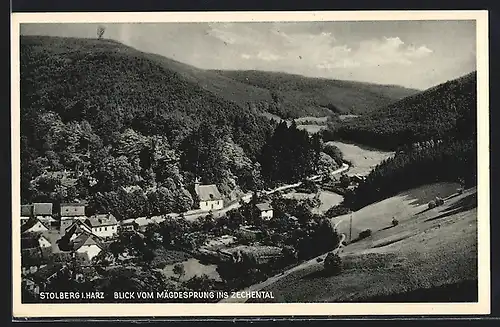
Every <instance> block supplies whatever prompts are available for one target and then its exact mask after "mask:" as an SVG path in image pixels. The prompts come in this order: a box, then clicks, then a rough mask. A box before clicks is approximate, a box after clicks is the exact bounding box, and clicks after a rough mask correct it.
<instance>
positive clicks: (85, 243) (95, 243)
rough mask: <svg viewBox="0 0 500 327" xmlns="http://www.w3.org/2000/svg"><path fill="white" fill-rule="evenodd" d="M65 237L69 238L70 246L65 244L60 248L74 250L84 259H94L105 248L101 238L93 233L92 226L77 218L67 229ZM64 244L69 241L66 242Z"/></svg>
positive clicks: (65, 250) (64, 250)
mask: <svg viewBox="0 0 500 327" xmlns="http://www.w3.org/2000/svg"><path fill="white" fill-rule="evenodd" d="M63 237H65V238H66V240H69V244H70V248H66V246H65V248H60V250H61V251H63V252H67V251H70V250H72V251H74V252H75V253H76V254H80V257H82V256H83V258H84V260H88V261H90V260H92V258H93V257H95V256H96V255H98V254H99V253H100V252H101V251H102V250H103V248H104V246H103V244H102V242H101V239H100V238H99V237H98V236H97V235H94V234H93V233H92V228H91V227H90V226H88V225H87V224H86V223H83V222H81V221H80V220H75V222H74V223H73V225H71V226H70V227H68V228H67V229H66V233H65V234H64V236H63ZM61 240H62V239H61ZM63 244H68V243H66V242H64V243H63ZM71 245H72V246H71ZM60 246H61V245H60Z"/></svg>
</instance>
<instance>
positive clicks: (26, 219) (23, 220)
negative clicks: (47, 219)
mask: <svg viewBox="0 0 500 327" xmlns="http://www.w3.org/2000/svg"><path fill="white" fill-rule="evenodd" d="M29 219H30V217H26V216H21V225H22V224H24V223H25V222H27V221H28V220H29Z"/></svg>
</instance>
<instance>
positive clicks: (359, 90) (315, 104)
mask: <svg viewBox="0 0 500 327" xmlns="http://www.w3.org/2000/svg"><path fill="white" fill-rule="evenodd" d="M213 72H216V73H217V74H219V75H221V76H225V77H228V78H231V79H232V80H234V81H237V82H240V83H245V84H247V85H250V86H253V87H258V88H261V89H266V90H269V91H270V93H271V96H272V99H273V102H272V103H271V104H273V103H278V104H279V105H278V106H271V108H270V109H268V111H270V112H271V113H273V114H276V115H278V116H280V117H283V118H296V117H297V115H296V113H301V115H302V116H305V114H306V115H311V116H319V115H321V113H322V112H325V113H329V112H335V113H342V114H364V113H368V112H372V111H377V110H378V109H380V108H382V107H385V106H387V105H388V104H390V103H393V102H395V101H397V100H400V99H403V98H405V97H407V96H410V95H413V94H416V93H417V92H418V90H415V89H409V88H405V87H401V86H397V85H379V84H372V83H364V82H354V81H344V80H335V79H326V78H312V77H305V76H301V75H295V74H287V73H281V72H267V71H256V70H250V71H229V70H226V71H224V70H215V71H213ZM296 108H297V109H296ZM299 116H300V115H299Z"/></svg>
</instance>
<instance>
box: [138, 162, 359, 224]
mask: <svg viewBox="0 0 500 327" xmlns="http://www.w3.org/2000/svg"><path fill="white" fill-rule="evenodd" d="M348 169H349V165H348V164H346V163H344V164H342V167H340V168H339V169H337V170H335V171H333V172H332V173H331V175H332V176H333V175H338V174H340V173H343V172H345V171H347V170H348ZM321 178H322V176H321V175H314V176H311V177H309V178H308V180H311V181H319V180H321ZM301 184H302V182H298V183H294V184H287V185H283V186H280V187H277V188H274V189H272V190H268V191H264V193H265V194H267V195H269V194H273V193H276V192H279V191H284V190H288V189H291V188H295V187H298V186H300V185H301ZM252 195H253V193H252V192H249V193H246V194H245V195H243V196H242V197H241V198H240V199H239V200H238V201H234V202H232V203H231V204H229V205H228V206H226V207H224V208H222V209H220V210H215V211H212V215H213V216H214V217H215V218H219V217H221V216H223V215H224V214H226V213H227V212H228V211H231V210H234V209H238V208H239V207H241V200H243V201H244V202H247V203H248V202H249V201H250V200H251V199H252ZM181 215H183V216H184V218H186V220H189V221H193V220H196V219H198V218H200V217H203V216H206V215H208V212H207V211H201V210H191V211H187V212H184V213H182V214H180V213H169V214H166V215H164V216H168V217H172V218H178V217H180V216H181ZM164 216H155V217H151V218H150V219H147V220H145V221H146V222H147V223H160V222H161V221H163V220H165V218H164ZM138 219H143V220H144V218H138Z"/></svg>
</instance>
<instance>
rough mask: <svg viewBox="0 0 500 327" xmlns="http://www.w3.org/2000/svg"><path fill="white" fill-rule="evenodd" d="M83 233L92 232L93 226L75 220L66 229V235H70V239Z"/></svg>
mask: <svg viewBox="0 0 500 327" xmlns="http://www.w3.org/2000/svg"><path fill="white" fill-rule="evenodd" d="M82 233H88V234H92V228H91V227H90V226H88V225H87V224H85V223H84V222H82V221H80V220H75V221H74V222H73V224H72V225H71V226H69V227H67V228H66V229H65V230H64V235H65V236H68V237H69V240H70V241H72V240H74V239H75V238H76V237H77V236H78V235H80V234H82Z"/></svg>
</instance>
